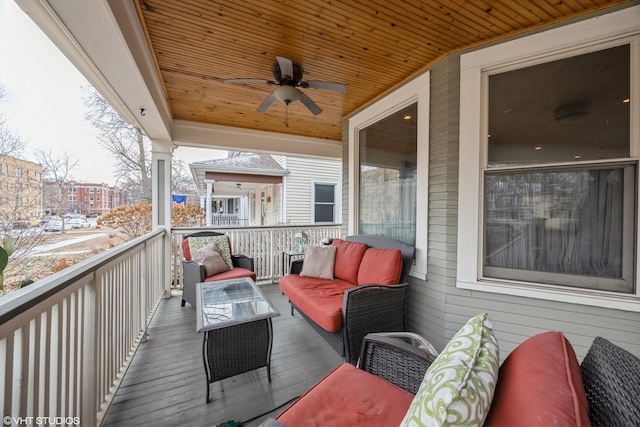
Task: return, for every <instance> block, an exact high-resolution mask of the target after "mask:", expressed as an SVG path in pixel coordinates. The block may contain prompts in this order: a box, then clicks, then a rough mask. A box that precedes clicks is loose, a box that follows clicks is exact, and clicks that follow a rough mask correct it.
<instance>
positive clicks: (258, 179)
mask: <svg viewBox="0 0 640 427" xmlns="http://www.w3.org/2000/svg"><path fill="white" fill-rule="evenodd" d="M205 179H206V180H207V181H216V182H238V183H242V182H250V183H255V184H282V176H278V175H260V174H249V173H225V172H206V173H205Z"/></svg>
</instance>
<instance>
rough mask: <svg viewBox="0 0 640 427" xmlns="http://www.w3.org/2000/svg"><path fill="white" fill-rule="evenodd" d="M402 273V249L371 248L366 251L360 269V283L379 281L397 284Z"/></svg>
mask: <svg viewBox="0 0 640 427" xmlns="http://www.w3.org/2000/svg"><path fill="white" fill-rule="evenodd" d="M401 275H402V252H400V249H377V248H369V249H367V250H366V251H365V253H364V256H363V257H362V262H361V263H360V270H358V285H366V284H369V283H377V284H380V285H395V284H397V283H398V282H399V281H400V276H401Z"/></svg>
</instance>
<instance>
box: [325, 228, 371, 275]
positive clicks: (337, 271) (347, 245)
mask: <svg viewBox="0 0 640 427" xmlns="http://www.w3.org/2000/svg"><path fill="white" fill-rule="evenodd" d="M331 245H332V246H335V247H336V262H335V265H334V267H333V277H335V278H336V279H341V280H346V281H347V282H349V283H351V284H353V285H355V284H357V283H358V270H359V268H360V263H361V262H362V257H363V256H364V252H365V251H366V250H367V245H365V244H364V243H356V242H348V241H346V240H342V239H333V242H331Z"/></svg>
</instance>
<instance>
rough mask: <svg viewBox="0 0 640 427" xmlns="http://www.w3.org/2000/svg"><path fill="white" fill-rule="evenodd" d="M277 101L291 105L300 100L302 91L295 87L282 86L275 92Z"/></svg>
mask: <svg viewBox="0 0 640 427" xmlns="http://www.w3.org/2000/svg"><path fill="white" fill-rule="evenodd" d="M273 94H274V95H275V96H276V99H277V100H278V101H280V102H284V103H285V104H287V105H289V104H291V103H292V102H296V101H298V100H299V99H300V91H299V90H298V89H296V88H295V87H293V86H280V87H278V88H276V90H274V91H273Z"/></svg>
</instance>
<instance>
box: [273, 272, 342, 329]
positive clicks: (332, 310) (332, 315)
mask: <svg viewBox="0 0 640 427" xmlns="http://www.w3.org/2000/svg"><path fill="white" fill-rule="evenodd" d="M353 287H354V285H353V284H351V283H349V282H347V281H344V280H339V279H333V280H328V279H318V278H316V277H301V276H299V275H297V274H287V275H286V276H284V277H281V278H280V290H281V291H282V292H283V293H284V294H285V295H286V296H287V297H288V298H289V301H291V302H292V303H293V304H294V305H295V306H296V307H298V308H299V309H300V310H301V311H302V312H304V314H306V315H307V316H309V317H310V318H311V319H312V320H313V321H314V322H315V323H316V324H317V325H319V326H321V327H322V328H324V329H326V330H327V331H329V332H336V331H339V330H340V329H341V328H342V302H343V301H344V291H346V290H347V289H349V288H353Z"/></svg>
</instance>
